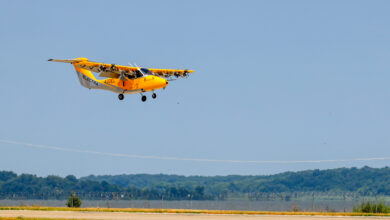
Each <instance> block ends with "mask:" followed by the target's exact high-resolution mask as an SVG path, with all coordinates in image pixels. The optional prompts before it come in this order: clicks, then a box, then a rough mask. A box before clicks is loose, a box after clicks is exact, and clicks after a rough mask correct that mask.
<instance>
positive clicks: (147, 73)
mask: <svg viewBox="0 0 390 220" xmlns="http://www.w3.org/2000/svg"><path fill="white" fill-rule="evenodd" d="M140 70H141V72H142V73H143V74H145V75H152V72H150V71H149V70H148V69H147V68H141V69H140Z"/></svg>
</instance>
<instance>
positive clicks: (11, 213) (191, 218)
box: [0, 210, 389, 220]
mask: <svg viewBox="0 0 390 220" xmlns="http://www.w3.org/2000/svg"><path fill="white" fill-rule="evenodd" d="M0 217H25V218H50V219H124V220H125V219H132V220H195V219H200V220H241V219H250V220H278V219H280V220H298V219H302V220H335V219H337V220H364V219H384V218H386V217H362V216H356V217H355V216H354V217H349V216H348V217H346V216H291V215H290V216H286V215H283V216H282V215H236V214H234V215H232V214H172V213H126V212H91V211H32V210H0ZM387 218H388V217H387ZM388 219H389V218H388Z"/></svg>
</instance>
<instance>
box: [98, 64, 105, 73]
mask: <svg viewBox="0 0 390 220" xmlns="http://www.w3.org/2000/svg"><path fill="white" fill-rule="evenodd" d="M99 70H100V71H101V72H104V71H106V70H107V68H106V67H105V66H104V65H100V66H99Z"/></svg>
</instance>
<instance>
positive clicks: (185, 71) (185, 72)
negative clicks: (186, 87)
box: [183, 69, 188, 77]
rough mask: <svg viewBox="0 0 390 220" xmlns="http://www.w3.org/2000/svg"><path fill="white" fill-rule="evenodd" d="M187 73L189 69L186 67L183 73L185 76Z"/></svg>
mask: <svg viewBox="0 0 390 220" xmlns="http://www.w3.org/2000/svg"><path fill="white" fill-rule="evenodd" d="M187 73H188V70H187V69H185V70H184V73H183V76H184V77H186V76H188V75H187Z"/></svg>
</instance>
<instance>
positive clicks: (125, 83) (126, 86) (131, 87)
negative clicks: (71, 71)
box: [73, 64, 168, 93]
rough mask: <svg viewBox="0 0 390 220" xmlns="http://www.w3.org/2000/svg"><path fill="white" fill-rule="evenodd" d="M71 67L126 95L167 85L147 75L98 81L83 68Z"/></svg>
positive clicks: (153, 76) (159, 79)
mask: <svg viewBox="0 0 390 220" xmlns="http://www.w3.org/2000/svg"><path fill="white" fill-rule="evenodd" d="M73 66H74V67H75V69H76V71H77V72H79V73H81V74H83V75H85V76H87V77H88V78H90V79H91V80H94V81H96V82H99V83H102V84H105V85H111V86H114V87H115V88H119V89H121V90H120V91H117V93H127V92H131V91H135V90H137V91H136V92H135V93H140V92H149V91H154V90H158V89H161V88H165V87H166V86H167V85H168V81H167V80H166V79H164V78H161V77H158V76H155V75H147V76H144V77H140V78H136V79H127V80H121V79H117V78H106V79H101V80H99V79H96V77H95V76H94V75H93V74H92V72H91V71H89V70H87V69H84V68H78V67H77V66H76V64H73ZM101 89H104V88H101ZM107 90H109V89H107ZM111 91H112V90H111Z"/></svg>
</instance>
